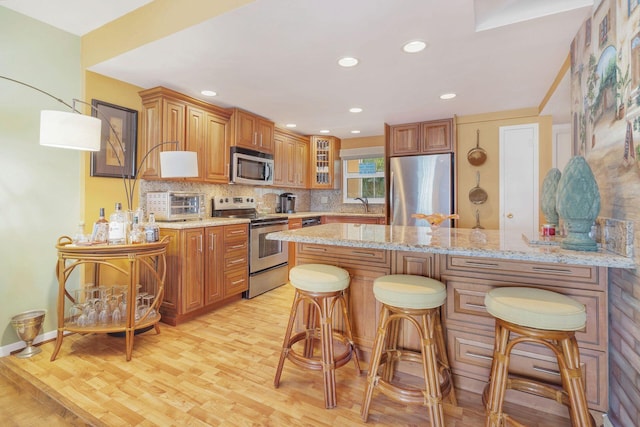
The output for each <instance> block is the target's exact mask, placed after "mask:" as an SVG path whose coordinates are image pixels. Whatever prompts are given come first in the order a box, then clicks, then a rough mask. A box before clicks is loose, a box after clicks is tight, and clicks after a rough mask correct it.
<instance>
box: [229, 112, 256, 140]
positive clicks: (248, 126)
mask: <svg viewBox="0 0 640 427" xmlns="http://www.w3.org/2000/svg"><path fill="white" fill-rule="evenodd" d="M233 114H234V115H235V118H234V121H235V144H236V145H237V146H239V147H245V148H251V149H253V150H255V149H256V148H257V144H256V128H257V123H256V122H257V120H258V119H257V117H256V116H254V115H252V114H249V113H247V112H245V111H242V110H235V112H234V113H233Z"/></svg>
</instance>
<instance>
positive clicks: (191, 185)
mask: <svg viewBox="0 0 640 427" xmlns="http://www.w3.org/2000/svg"><path fill="white" fill-rule="evenodd" d="M139 185H140V194H141V196H140V200H139V203H140V206H142V207H143V208H144V207H145V206H146V197H145V193H147V192H149V191H189V192H197V193H204V194H205V197H206V198H207V199H208V201H207V213H206V215H207V216H211V202H210V200H211V199H212V198H213V197H214V196H244V197H254V198H255V199H256V201H257V203H258V204H259V206H260V207H263V208H268V209H269V210H270V211H271V212H272V213H275V209H276V206H277V205H278V196H279V195H280V194H282V193H285V192H289V193H293V194H295V195H296V211H297V212H309V211H311V212H345V213H363V212H364V206H363V205H362V204H360V203H358V204H345V203H342V191H341V190H306V189H300V188H284V187H273V186H254V185H241V184H204V183H197V182H178V181H149V180H141V181H140V184H139ZM369 212H370V213H380V214H382V213H383V212H384V206H383V205H373V204H372V205H369Z"/></svg>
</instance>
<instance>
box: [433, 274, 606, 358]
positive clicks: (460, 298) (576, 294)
mask: <svg viewBox="0 0 640 427" xmlns="http://www.w3.org/2000/svg"><path fill="white" fill-rule="evenodd" d="M441 280H442V282H444V283H445V284H446V286H447V301H446V303H445V304H446V314H445V316H446V321H447V324H453V323H460V324H471V325H473V326H474V327H478V328H484V329H486V330H489V331H492V330H493V327H494V319H493V317H492V316H491V315H490V314H489V313H487V311H486V308H485V306H484V296H485V294H486V293H487V292H489V291H490V290H491V289H493V288H496V287H500V286H514V285H512V284H507V283H500V282H496V281H491V280H485V279H471V278H466V277H465V278H461V277H449V276H446V275H443V276H442V277H441ZM516 286H517V285H516ZM527 286H530V287H536V288H541V289H547V290H550V291H555V292H561V293H562V294H565V295H567V296H570V297H572V298H574V299H575V300H576V301H579V302H580V303H582V304H584V305H585V307H586V309H587V324H586V326H585V328H584V329H583V330H580V331H577V332H576V338H577V339H578V342H579V343H580V347H581V348H582V347H585V348H592V349H594V350H600V351H606V349H607V337H608V334H607V319H606V316H607V299H606V294H605V293H603V292H594V291H589V290H577V289H557V288H554V287H550V286H539V285H527Z"/></svg>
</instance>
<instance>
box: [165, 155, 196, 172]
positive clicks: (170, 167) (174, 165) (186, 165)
mask: <svg viewBox="0 0 640 427" xmlns="http://www.w3.org/2000/svg"><path fill="white" fill-rule="evenodd" d="M160 176H161V177H162V178H192V177H197V176H198V153H196V152H195V151H162V152H161V153H160Z"/></svg>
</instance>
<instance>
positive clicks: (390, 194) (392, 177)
mask: <svg viewBox="0 0 640 427" xmlns="http://www.w3.org/2000/svg"><path fill="white" fill-rule="evenodd" d="M390 179H391V181H390V182H389V212H390V214H389V224H391V225H393V216H394V215H393V213H394V211H393V187H394V182H395V179H394V172H393V171H391V177H390Z"/></svg>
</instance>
